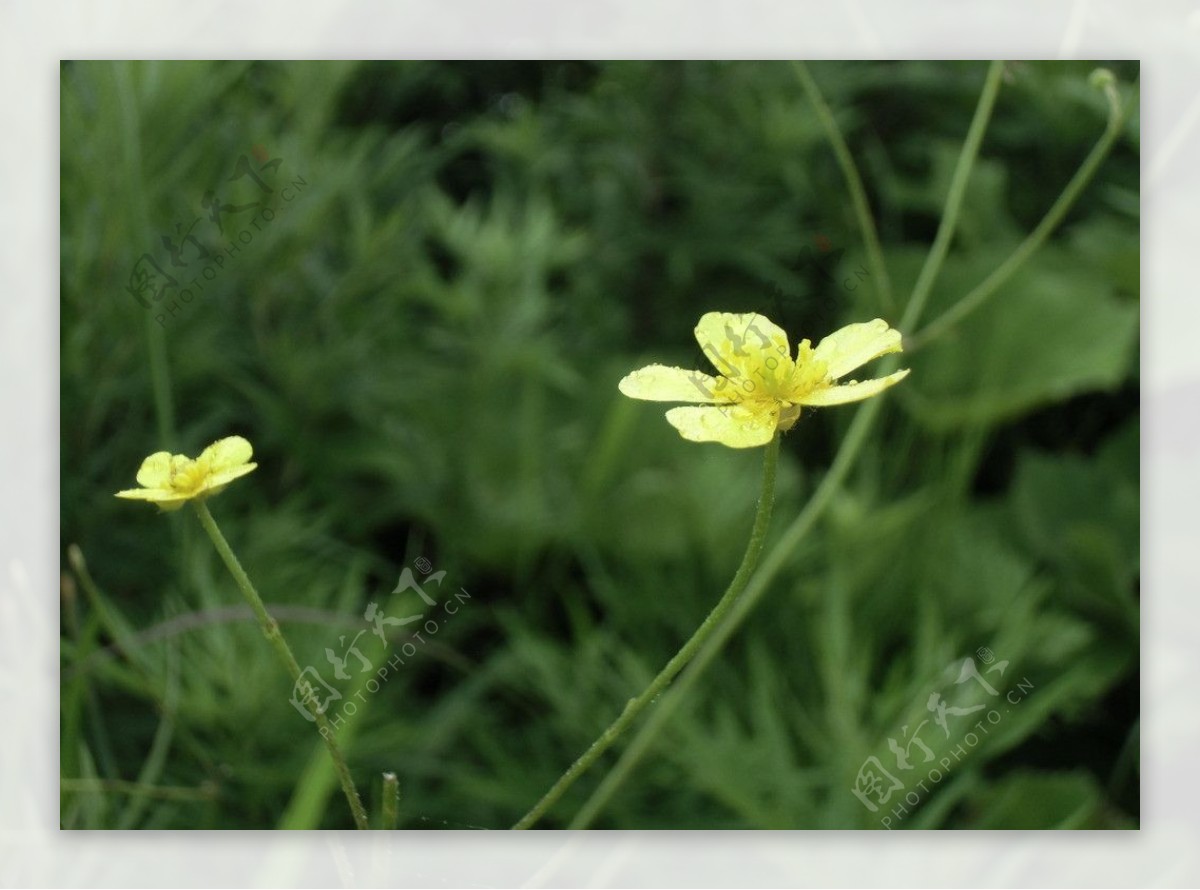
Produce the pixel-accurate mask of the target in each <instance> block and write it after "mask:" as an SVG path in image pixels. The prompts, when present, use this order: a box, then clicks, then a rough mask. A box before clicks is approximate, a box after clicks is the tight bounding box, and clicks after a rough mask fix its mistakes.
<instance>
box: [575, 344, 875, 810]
mask: <svg viewBox="0 0 1200 890" xmlns="http://www.w3.org/2000/svg"><path fill="white" fill-rule="evenodd" d="M890 364H892V365H894V364H895V363H894V362H892V363H890ZM893 370H894V367H893ZM885 373H890V371H888V372H885ZM882 404H883V403H882V402H881V401H880V400H879V399H872V400H871V401H869V402H866V403H865V404H863V406H862V407H861V408H859V409H858V413H857V414H855V415H854V420H853V421H851V423H850V429H849V430H848V431H847V433H846V438H845V439H843V440H842V445H841V447H840V448H839V449H838V453H837V456H836V457H835V458H834V460H833V464H832V465H830V467H829V472H828V473H826V474H825V477H824V478H823V479H822V480H821V484H820V485H819V486H817V490H816V491H815V492H813V496H812V497H811V498H810V499H809V501H808V503H807V504H806V505H805V506H804V509H803V510H801V511H800V515H799V516H797V517H796V519H795V520H794V521H793V522H792V524H791V525H790V526H789V527H788V529H787V530H786V531H785V532H784V534H783V537H782V538H781V539H780V540H779V542H778V543H777V544H776V545H775V546H774V547H773V548H772V549H771V550H770V552H769V553H768V554H767V556H766V558H765V559H764V560H763V564H762V567H761V568H760V569H759V570H758V571H757V572H756V573H755V574H754V577H753V578H752V579H751V581H750V583H749V584H748V585H747V586H746V592H745V593H744V594H743V595H742V597H741V598H740V599H738V601H737V602H736V603H735V604H734V605H733V608H732V609H730V610H729V614H728V615H727V616H726V618H725V620H724V621H723V622H722V623H721V625H720V626H719V627H717V628H716V629H715V630H714V631H713V633H712V634H711V635H710V636H709V638H708V639H707V640H706V641H705V644H704V646H703V647H701V649H700V651H699V652H698V653H696V657H695V658H694V659H693V660H692V663H691V664H690V665H689V666H688V669H687V670H686V671H684V673H683V676H681V677H680V678H679V680H678V682H676V683H675V685H674V686H672V687H671V689H670V690H669V691H668V692H667V693H666V694H665V695H663V697H662V698H661V699H660V700H659V702H658V706H657V707H655V709H654V711H653V712H652V713H651V714H650V716H649V718H648V719H647V720H646V722H645V723H644V724H642V727H641V729H639V730H638V732H637V734H636V735H635V736H634V737H633V741H632V742H630V743H629V746H628V747H627V748H626V749H625V752H624V753H623V754H622V755H621V758H620V760H618V761H617V764H616V765H615V766H614V767H613V768H612V770H611V771H610V772H609V773H608V775H607V776H605V777H604V781H603V782H601V783H600V785H599V787H597V788H596V790H595V791H594V792H593V793H592V796H591V797H590V798H589V799H588V801H587V803H585V804H584V806H583V808H582V809H581V810H580V811H579V813H578V814H577V815H576V816H575V818H574V819H573V820H572V821H571V824H570V825H569V826H568V827H569V828H573V829H575V828H587V826H588V825H589V824H590V823H591V821H592V819H594V818H595V817H596V814H597V813H599V812H600V810H601V809H602V808H603V807H604V805H605V804H606V803H607V802H608V800H609V799H610V798H611V797H612V795H613V793H615V792H616V790H617V789H618V788H619V787H620V786H621V783H622V782H624V780H625V779H626V778H628V776H629V773H630V772H632V770H633V768H634V767H636V766H637V764H638V762H639V761H640V760H641V758H642V755H644V754H645V753H646V751H647V750H648V749H649V747H650V745H651V743H652V742H653V741H654V739H655V737H656V736H657V735H658V733H659V732H661V731H662V729H663V727H664V726H666V724H667V721H668V720H670V719H671V716H672V715H673V714H674V713H675V711H676V710H677V709H678V707H679V705H680V704H682V702H683V700H684V698H685V697H686V696H687V694H688V691H689V690H690V689H691V688H692V686H694V685H695V683H696V681H697V680H699V678H700V675H701V674H703V673H704V670H705V668H707V667H708V665H709V664H710V663H711V662H712V660H713V659H714V658H715V657H716V656H717V655H718V654H719V653H720V651H721V649H722V648H723V647H724V645H725V643H726V641H727V640H728V639H729V637H730V636H732V635H733V632H734V631H735V630H737V629H738V627H739V626H741V623H742V621H743V620H745V617H746V615H747V614H748V613H749V612H750V610H751V609H752V608H754V605H755V604H756V603H757V602H758V600H759V599H760V598H761V597H762V595H763V594H764V593H765V592H766V590H767V587H768V585H770V583H771V581H772V580H773V579H774V578H775V576H776V575H777V574H779V572H780V571H781V570H782V569H783V567H784V564H785V563H786V562H787V558H788V556H790V555H791V554H792V553H793V552H794V551H795V549H796V548H797V547H798V546H799V545H800V542H801V541H802V540H803V539H804V537H805V536H806V535H807V534H808V532H809V530H810V529H811V528H812V527H813V525H815V524H816V522H817V520H818V519H819V518H820V517H821V515H822V514H823V513H824V512H825V509H826V507H828V506H829V504H830V502H831V501H832V499H833V495H834V494H835V493H836V492H837V490H838V488H840V487H841V484H842V482H843V481H844V480H845V478H846V476H847V474H848V473H849V472H850V468H851V467H852V466H853V465H854V461H855V459H856V458H857V457H858V452H859V450H860V449H861V448H862V446H863V443H864V442H866V439H867V433H868V432H869V431H870V428H871V425H872V423H873V422H874V420H875V416H876V415H877V414H878V413H879V409H880V406H881V405H882Z"/></svg>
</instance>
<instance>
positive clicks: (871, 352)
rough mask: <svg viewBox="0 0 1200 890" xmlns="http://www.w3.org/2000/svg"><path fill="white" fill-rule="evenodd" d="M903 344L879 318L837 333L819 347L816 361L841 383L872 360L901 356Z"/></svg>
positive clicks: (819, 344)
mask: <svg viewBox="0 0 1200 890" xmlns="http://www.w3.org/2000/svg"><path fill="white" fill-rule="evenodd" d="M900 341H901V337H900V332H899V331H897V330H895V329H894V328H890V327H888V323H887V322H886V321H884V320H883V319H882V318H877V319H875V320H874V321H866V322H860V323H858V324H851V325H846V327H844V328H842V329H841V330H838V331H834V332H833V333H832V334H830V335H829V336H828V337H826V338H825V339H824V340H822V341H821V342H820V343H818V344H817V348H816V349H815V350H813V358H814V359H816V360H817V361H819V362H824V363H825V365H826V368H827V371H828V373H829V376H830V377H831V378H833V379H834V380H837V379H839V378H840V377H843V376H845V375H846V374H849V373H850V372H851V371H853V370H854V369H855V368H857V367H859V366H860V365H865V364H866V363H867V362H869V361H870V360H871V359H874V358H879V356H881V355H884V354H885V353H888V352H900V351H901V350H902V348H903V347H902V345H901V342H900ZM864 398H865V396H864ZM830 404H837V403H836V402H834V403H830Z"/></svg>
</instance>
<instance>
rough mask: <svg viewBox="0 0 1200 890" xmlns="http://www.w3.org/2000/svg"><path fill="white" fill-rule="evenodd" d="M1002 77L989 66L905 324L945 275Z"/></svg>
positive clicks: (997, 65)
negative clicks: (964, 200) (940, 219)
mask: <svg viewBox="0 0 1200 890" xmlns="http://www.w3.org/2000/svg"><path fill="white" fill-rule="evenodd" d="M1003 73H1004V63H1003V62H1000V61H995V62H992V64H991V65H989V66H988V72H987V77H986V78H985V79H984V82H983V92H982V93H981V94H980V96H979V104H978V105H976V106H975V117H974V118H972V119H971V127H970V129H968V130H967V138H966V141H965V142H964V143H963V147H962V151H961V152H960V153H959V155H958V163H957V164H955V165H954V175H953V177H951V179H950V191H949V192H948V193H947V195H946V205H945V207H944V208H943V209H942V221H941V222H940V223H938V230H937V235H936V236H934V239H933V247H931V248H930V249H929V256H927V257H926V258H925V265H924V266H922V267H921V274H920V275H918V276H917V283H916V285H914V286H913V292H912V296H911V297H909V299H908V305H907V306H905V308H904V317H905V319H906V320H909V319H912V320H915V319H917V318H919V317H920V316H921V313H922V312H923V311H924V309H925V302H926V300H928V299H929V292H930V291H931V290H933V283H934V281H936V280H937V276H938V273H939V272H940V271H942V263H943V262H944V261H945V259H946V251H948V250H949V249H950V242H951V240H952V239H953V238H954V231H955V229H957V228H958V214H959V211H960V210H961V209H962V202H963V198H964V197H966V194H967V182H968V180H970V178H971V168H972V167H974V166H975V158H976V157H977V156H978V155H979V144H980V143H981V142H983V134H984V133H985V132H986V131H987V125H988V121H989V120H990V119H991V117H992V108H993V107H994V106H995V104H996V94H997V93H999V92H1000V76H1001V75H1002V74H1003ZM909 323H910V324H911V323H912V322H911V321H910V322H909ZM901 330H903V331H907V330H908V327H907V326H906V325H905V324H903V323H902V324H901Z"/></svg>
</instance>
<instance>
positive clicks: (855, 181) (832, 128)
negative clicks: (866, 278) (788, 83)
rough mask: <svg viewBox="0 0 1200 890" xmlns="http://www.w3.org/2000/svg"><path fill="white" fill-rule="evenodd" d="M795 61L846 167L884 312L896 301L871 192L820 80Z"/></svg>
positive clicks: (852, 197)
mask: <svg viewBox="0 0 1200 890" xmlns="http://www.w3.org/2000/svg"><path fill="white" fill-rule="evenodd" d="M793 64H794V66H795V69H796V75H797V76H798V77H799V78H800V85H801V86H802V87H803V88H804V93H805V95H807V96H808V100H809V101H810V102H812V104H813V108H815V109H816V111H817V117H818V118H819V119H820V121H821V125H822V126H823V127H824V128H825V135H826V136H827V137H828V139H829V145H830V147H831V148H832V149H833V154H834V156H835V157H836V158H837V162H838V166H839V167H841V168H842V176H843V178H845V180H846V187H847V188H848V189H850V200H851V202H853V204H854V214H855V216H857V217H858V227H859V229H861V230H862V236H863V243H864V245H865V246H866V249H867V262H868V263H870V265H871V277H872V278H873V279H874V280H875V286H876V287H877V288H878V291H879V302H880V305H881V307H882V309H883V311H884V312H891V311H892V309H893V305H894V301H893V299H892V281H891V279H890V278H889V277H888V273H887V266H886V265H885V264H884V262H883V249H882V248H881V247H880V246H879V234H878V233H877V232H876V231H875V220H874V219H873V218H872V216H871V205H870V204H868V203H867V192H866V189H864V188H863V184H862V177H861V176H859V175H858V167H857V166H856V165H855V163H854V156H853V155H852V154H850V149H849V148H848V147H847V146H846V140H845V139H844V138H843V137H842V131H841V130H840V129H839V128H838V125H837V121H836V120H835V119H834V117H833V112H832V111H830V110H829V106H828V105H827V104H826V103H825V98H824V97H823V96H822V95H821V90H820V89H819V88H818V87H817V82H816V81H815V80H813V78H812V75H811V74H810V73H809V71H808V66H807V65H805V64H804V63H803V62H795V63H793Z"/></svg>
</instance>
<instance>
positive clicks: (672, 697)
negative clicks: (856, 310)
mask: <svg viewBox="0 0 1200 890" xmlns="http://www.w3.org/2000/svg"><path fill="white" fill-rule="evenodd" d="M1001 71H1002V68H1001V63H998V62H993V63H992V65H991V67H990V68H989V69H988V75H987V78H986V80H985V82H984V88H983V92H982V94H981V95H980V99H979V104H978V105H977V106H976V111H975V116H974V118H973V119H972V121H971V126H970V128H969V129H968V131H967V136H966V139H965V140H964V142H963V148H962V152H961V153H960V155H959V159H958V163H957V164H956V165H955V171H954V176H953V179H952V181H951V186H950V190H949V193H948V195H947V199H946V205H945V209H944V212H943V218H942V222H941V224H940V225H939V227H938V233H937V235H936V236H935V240H934V245H933V247H932V248H931V249H930V255H929V258H928V259H927V260H926V263H925V266H924V267H923V268H922V271H921V275H920V276H919V277H918V280H917V284H916V285H915V286H914V288H913V294H912V296H911V297H910V298H909V300H908V304H907V305H906V306H905V311H904V318H903V319H902V320H901V323H900V326H901V328H902V329H908V328H911V327H912V326H914V325H916V323H917V322H918V321H919V319H920V315H921V312H922V310H923V309H924V307H925V298H926V297H927V296H928V293H929V290H930V289H931V288H932V286H933V282H934V281H935V280H936V277H937V273H938V271H940V268H941V265H942V260H943V259H944V257H945V252H946V248H947V247H948V246H949V243H950V240H951V238H952V237H953V234H954V229H955V227H956V225H957V218H958V211H959V208H960V206H961V204H962V200H963V196H964V195H965V194H966V185H967V181H968V180H969V178H970V173H971V168H972V167H973V166H974V162H975V158H976V156H977V155H978V152H979V145H980V143H981V142H982V141H983V134H984V132H985V131H986V129H987V123H988V120H989V119H990V117H991V111H992V107H993V105H994V104H995V99H996V91H997V90H998V88H999V83H1000V73H1001ZM803 77H804V75H802V79H803ZM899 363H900V360H899V358H898V357H897V356H889V357H887V359H885V360H884V362H883V363H882V364H881V367H880V376H886V375H887V374H890V373H891V372H892V371H894V370H896V368H897V366H898V365H899ZM882 405H883V403H882V401H881V400H879V399H872V400H870V401H868V402H867V403H865V404H864V405H862V407H860V408H859V409H858V413H856V414H855V415H854V420H852V421H851V423H850V428H849V430H847V432H846V437H845V438H844V439H843V440H842V444H841V447H839V449H838V452H837V455H836V456H835V457H834V459H833V463H832V464H831V465H830V467H829V472H827V473H826V474H825V477H824V478H823V479H822V480H821V484H820V485H819V486H818V487H817V490H816V491H815V492H814V493H813V496H812V497H811V498H810V499H809V501H808V503H807V504H805V506H804V509H803V510H801V511H800V515H799V516H797V517H796V519H795V520H794V521H793V522H792V524H791V525H790V526H789V527H788V529H787V530H786V531H785V532H784V534H783V537H782V538H781V539H780V540H779V542H778V543H777V544H776V545H775V547H774V548H773V549H772V550H771V552H770V553H768V554H767V557H766V559H765V560H764V561H763V565H762V568H761V569H759V571H758V572H757V573H756V574H755V575H754V578H753V579H752V580H751V582H750V583H749V585H747V588H746V592H745V594H744V595H743V596H742V597H741V599H739V600H738V602H737V603H736V604H735V605H734V607H733V608H732V609H731V610H730V612H729V615H728V617H727V618H726V619H725V621H724V623H723V624H722V625H721V626H720V627H719V628H717V629H716V630H715V631H714V633H713V634H712V635H711V636H710V637H709V639H708V641H707V643H706V644H705V646H704V647H703V648H702V649H701V650H700V652H699V653H698V654H697V655H696V657H695V659H694V660H693V661H692V663H691V664H690V665H689V667H688V670H687V671H686V672H685V673H684V674H683V676H682V677H680V678H679V682H678V683H676V684H675V685H674V686H673V687H672V688H671V690H670V691H669V692H668V693H667V694H666V695H664V696H663V698H662V700H661V701H660V702H659V705H658V707H657V708H655V710H654V712H653V713H652V714H651V715H650V717H649V718H648V719H647V720H646V722H645V723H644V724H643V725H642V727H641V729H639V730H638V733H637V735H635V736H634V738H633V741H632V742H630V744H629V746H628V747H627V748H626V749H625V752H624V753H623V754H622V755H621V758H620V759H619V760H618V761H617V763H616V765H615V766H614V767H613V769H612V770H611V771H610V772H609V773H608V775H607V776H605V777H604V781H602V782H601V783H600V785H599V786H598V787H597V788H596V790H595V791H594V792H593V793H592V796H591V797H590V798H589V799H588V801H587V802H586V803H585V804H584V806H583V808H582V809H581V810H580V811H579V813H578V814H577V815H576V816H575V818H574V819H573V820H572V822H571V824H570V826H569V827H570V828H586V827H587V826H588V825H589V824H590V823H591V821H592V820H593V819H594V818H595V817H596V815H597V814H598V813H599V812H600V810H601V809H602V808H603V807H604V805H605V804H606V803H607V802H608V801H609V799H610V798H611V797H612V795H613V794H614V793H615V792H616V791H617V789H618V788H619V787H620V786H621V784H622V783H623V782H624V781H625V779H626V778H627V777H628V776H629V774H630V773H631V772H632V771H633V769H634V768H635V767H636V766H637V764H638V762H639V761H640V760H641V758H642V756H643V755H644V754H645V753H646V751H647V750H649V747H650V745H651V743H652V742H653V741H654V739H655V737H656V736H657V735H658V733H659V732H660V731H661V730H662V728H663V727H664V726H665V725H666V723H667V721H668V720H670V718H671V715H672V714H673V713H674V712H675V711H676V709H677V708H678V707H679V705H680V704H681V703H682V702H683V699H684V698H685V697H686V696H687V694H688V691H689V690H690V689H691V687H692V686H693V685H694V684H695V683H696V681H697V680H698V679H699V677H700V675H701V674H702V673H703V672H704V670H705V668H706V667H707V666H708V665H709V663H711V662H712V660H713V659H714V658H715V657H716V656H717V654H718V653H719V652H720V651H721V649H722V647H723V646H724V645H725V642H726V641H727V640H728V639H729V637H730V636H732V635H733V633H734V631H735V630H737V628H738V627H739V626H740V625H741V623H742V621H743V620H745V617H746V615H747V614H749V612H750V610H751V609H752V608H754V606H755V604H756V603H757V602H758V600H759V599H760V598H761V597H762V596H763V594H764V593H765V592H766V590H767V587H768V586H769V585H770V583H771V581H772V580H773V579H774V578H775V576H776V575H777V574H778V573H779V572H780V571H781V570H782V569H783V566H784V564H785V563H786V561H787V558H788V556H789V555H790V554H792V553H793V552H794V551H795V550H796V548H797V547H799V545H800V543H801V542H802V541H803V540H804V538H805V536H807V535H808V533H809V531H810V530H811V529H812V527H813V526H814V525H815V524H816V523H817V520H818V519H820V518H821V516H822V515H823V514H824V512H825V510H826V508H827V507H828V506H829V504H830V503H831V502H832V500H833V496H834V494H835V493H836V492H837V490H838V489H839V488H840V487H841V485H842V483H843V482H844V481H845V479H846V477H847V476H848V475H849V473H850V469H851V468H852V467H853V465H854V462H855V460H857V458H858V454H859V452H860V451H861V450H862V446H863V444H864V443H865V442H866V440H867V434H868V433H869V432H870V430H871V427H872V425H873V424H874V422H875V418H876V417H877V416H878V414H879V411H880V409H881V407H882Z"/></svg>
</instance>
